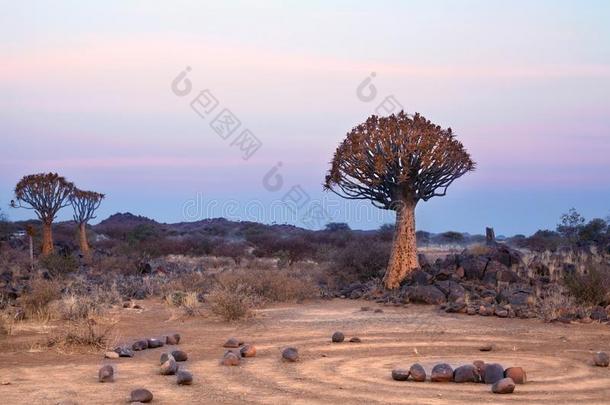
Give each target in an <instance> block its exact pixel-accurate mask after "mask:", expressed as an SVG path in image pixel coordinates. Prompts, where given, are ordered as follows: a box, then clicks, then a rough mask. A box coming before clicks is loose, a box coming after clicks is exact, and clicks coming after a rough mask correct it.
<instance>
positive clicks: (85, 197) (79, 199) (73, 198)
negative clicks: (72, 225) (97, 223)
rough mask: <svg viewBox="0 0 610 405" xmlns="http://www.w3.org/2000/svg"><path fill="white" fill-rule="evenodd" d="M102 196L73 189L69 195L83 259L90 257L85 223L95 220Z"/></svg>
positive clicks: (93, 192)
mask: <svg viewBox="0 0 610 405" xmlns="http://www.w3.org/2000/svg"><path fill="white" fill-rule="evenodd" d="M103 199H104V194H100V193H96V192H95V191H83V190H79V189H74V191H73V192H72V194H71V195H70V203H71V204H72V208H73V209H74V221H75V222H76V224H77V225H78V242H79V245H80V251H81V253H82V255H83V257H84V258H85V259H89V258H90V256H91V253H90V250H89V243H88V241H87V223H88V222H89V221H90V220H92V219H94V218H95V215H94V214H95V211H96V210H97V209H98V208H99V207H100V204H101V203H102V200H103Z"/></svg>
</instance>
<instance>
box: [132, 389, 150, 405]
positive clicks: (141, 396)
mask: <svg viewBox="0 0 610 405" xmlns="http://www.w3.org/2000/svg"><path fill="white" fill-rule="evenodd" d="M152 400H153V394H152V392H150V391H149V390H147V389H144V388H138V389H135V390H133V391H131V395H130V396H129V402H143V403H147V402H150V401H152Z"/></svg>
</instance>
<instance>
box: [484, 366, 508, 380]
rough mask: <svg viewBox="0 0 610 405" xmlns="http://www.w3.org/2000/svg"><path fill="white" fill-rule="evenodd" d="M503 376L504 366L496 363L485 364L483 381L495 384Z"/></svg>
mask: <svg viewBox="0 0 610 405" xmlns="http://www.w3.org/2000/svg"><path fill="white" fill-rule="evenodd" d="M503 378H504V367H502V365H500V364H497V363H492V364H486V365H485V373H484V374H483V381H485V384H495V383H496V382H498V381H500V380H501V379H503Z"/></svg>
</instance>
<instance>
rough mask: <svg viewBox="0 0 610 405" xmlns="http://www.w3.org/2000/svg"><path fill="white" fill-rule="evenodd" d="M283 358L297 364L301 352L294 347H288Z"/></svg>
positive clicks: (283, 352) (283, 353)
mask: <svg viewBox="0 0 610 405" xmlns="http://www.w3.org/2000/svg"><path fill="white" fill-rule="evenodd" d="M282 358H283V359H284V360H287V361H291V362H295V361H297V360H298V359H299V351H298V350H297V349H296V348H294V347H287V348H285V349H284V351H282Z"/></svg>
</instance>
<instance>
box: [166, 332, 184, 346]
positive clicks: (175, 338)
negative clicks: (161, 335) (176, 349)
mask: <svg viewBox="0 0 610 405" xmlns="http://www.w3.org/2000/svg"><path fill="white" fill-rule="evenodd" d="M179 343H180V334H179V333H174V334H173V335H167V336H166V337H165V344H166V345H177V344H179Z"/></svg>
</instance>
